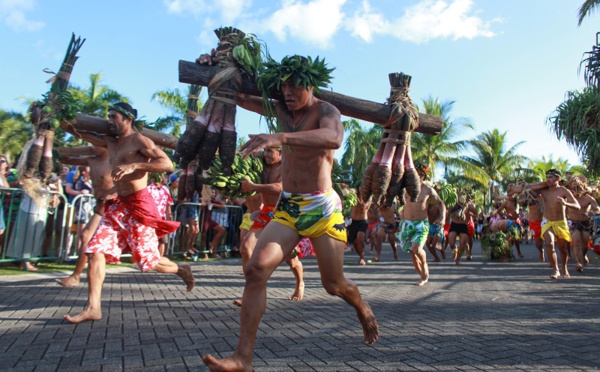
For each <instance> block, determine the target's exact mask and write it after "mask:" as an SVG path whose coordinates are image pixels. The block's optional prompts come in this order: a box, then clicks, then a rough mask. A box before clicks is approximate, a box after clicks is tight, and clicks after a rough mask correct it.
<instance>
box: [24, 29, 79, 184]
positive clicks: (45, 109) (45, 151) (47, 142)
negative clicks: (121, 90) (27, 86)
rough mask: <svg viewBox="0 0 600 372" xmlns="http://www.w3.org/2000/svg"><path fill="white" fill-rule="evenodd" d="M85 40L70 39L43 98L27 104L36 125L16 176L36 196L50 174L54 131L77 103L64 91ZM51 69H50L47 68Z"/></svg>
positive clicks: (68, 116) (74, 108)
mask: <svg viewBox="0 0 600 372" xmlns="http://www.w3.org/2000/svg"><path fill="white" fill-rule="evenodd" d="M84 42H85V39H83V40H82V39H81V37H79V38H77V39H76V38H75V35H74V34H73V35H71V41H70V42H69V46H68V48H67V53H66V55H65V58H64V60H63V63H62V65H61V67H60V70H59V72H58V73H57V74H55V75H54V76H53V77H52V78H51V79H50V80H48V82H49V83H50V82H51V83H52V86H51V88H50V91H49V92H48V93H46V94H45V95H44V96H43V99H42V100H40V101H37V102H34V103H32V104H31V106H30V107H29V113H30V115H29V118H30V121H31V123H32V124H33V125H34V127H35V128H36V130H35V132H36V134H35V138H34V139H33V140H32V141H30V142H29V143H28V144H27V145H26V146H25V148H24V150H23V153H24V157H23V160H22V161H21V162H20V163H19V168H20V169H19V177H20V178H21V180H22V181H23V189H24V190H25V191H26V192H27V193H28V194H30V195H36V191H35V190H37V189H38V186H39V185H40V184H41V183H44V182H46V180H48V178H49V177H50V175H51V173H52V168H53V163H52V148H53V143H54V131H55V130H56V128H58V127H59V125H60V122H61V121H71V120H72V119H73V118H74V117H75V114H76V113H77V111H79V105H78V102H77V101H76V100H75V99H74V98H73V97H72V96H71V93H69V92H68V91H67V86H68V84H69V79H70V77H71V72H72V71H73V65H74V64H75V62H76V61H77V58H78V57H77V53H78V52H79V49H80V48H81V46H82V45H83V43H84ZM46 72H50V73H51V71H46Z"/></svg>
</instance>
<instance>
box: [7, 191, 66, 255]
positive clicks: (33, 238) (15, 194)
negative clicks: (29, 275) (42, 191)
mask: <svg viewBox="0 0 600 372" xmlns="http://www.w3.org/2000/svg"><path fill="white" fill-rule="evenodd" d="M40 200H41V203H40V204H38V203H36V202H35V201H33V200H32V198H31V197H30V196H29V195H27V194H26V193H25V192H24V191H23V189H20V188H0V201H1V203H0V204H1V206H0V207H1V208H2V214H3V218H4V223H5V230H4V233H3V234H2V235H0V249H1V254H0V263H1V262H20V261H42V260H62V259H63V258H64V256H65V254H66V252H68V244H69V242H70V235H69V231H70V228H71V220H70V219H69V218H68V216H70V215H71V213H72V210H73V207H72V206H71V205H70V204H69V203H67V200H66V198H65V196H64V195H63V194H61V193H58V192H50V193H49V194H48V196H47V197H45V198H41V199H40ZM71 240H72V239H71Z"/></svg>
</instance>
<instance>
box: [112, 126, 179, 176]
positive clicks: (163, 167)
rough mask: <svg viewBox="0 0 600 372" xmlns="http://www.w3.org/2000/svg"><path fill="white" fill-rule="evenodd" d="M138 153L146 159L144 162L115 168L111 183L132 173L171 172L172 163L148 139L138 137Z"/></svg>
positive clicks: (141, 136)
mask: <svg viewBox="0 0 600 372" xmlns="http://www.w3.org/2000/svg"><path fill="white" fill-rule="evenodd" d="M138 141H139V142H140V143H139V144H138V145H139V147H138V152H139V153H140V154H141V155H143V156H144V157H145V158H147V159H148V161H146V162H137V163H127V164H121V165H119V166H117V167H115V168H114V169H113V171H112V178H113V181H118V180H120V179H121V178H122V177H123V176H125V175H127V174H130V173H133V172H134V171H138V170H140V171H143V172H149V173H163V172H168V171H172V170H173V163H172V162H171V160H170V159H169V157H168V156H167V154H165V152H164V151H162V150H161V149H159V148H158V147H156V145H155V144H154V142H152V140H151V139H149V138H148V137H144V136H143V135H141V134H140V135H139V137H138Z"/></svg>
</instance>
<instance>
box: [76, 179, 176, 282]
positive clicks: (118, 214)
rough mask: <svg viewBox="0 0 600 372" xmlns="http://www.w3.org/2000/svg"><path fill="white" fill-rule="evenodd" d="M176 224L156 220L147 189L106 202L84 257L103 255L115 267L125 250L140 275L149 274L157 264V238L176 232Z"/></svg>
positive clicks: (159, 219)
mask: <svg viewBox="0 0 600 372" xmlns="http://www.w3.org/2000/svg"><path fill="white" fill-rule="evenodd" d="M178 227H179V222H176V221H165V220H163V219H162V218H161V217H160V214H159V212H158V209H157V207H156V203H155V202H154V199H153V198H152V196H151V195H150V193H149V192H148V190H147V189H145V188H144V189H141V190H139V191H137V192H135V193H133V194H131V195H128V196H119V197H117V198H115V199H110V200H107V201H106V211H105V213H104V214H103V215H102V220H101V221H100V225H99V226H98V229H97V230H96V232H95V233H94V235H93V236H92V238H91V239H90V242H89V243H88V245H87V247H86V248H85V253H103V254H104V256H105V257H106V262H108V263H116V262H118V261H119V259H120V258H121V254H122V253H123V251H124V250H126V249H127V248H129V249H131V252H132V253H133V259H134V261H135V262H136V263H137V266H138V267H139V268H140V270H142V271H148V270H151V269H152V268H153V267H154V266H156V264H158V261H160V253H159V252H158V238H161V237H163V236H165V235H167V234H170V233H172V232H174V231H175V230H177V228H178Z"/></svg>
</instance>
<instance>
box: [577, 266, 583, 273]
mask: <svg viewBox="0 0 600 372" xmlns="http://www.w3.org/2000/svg"><path fill="white" fill-rule="evenodd" d="M575 271H579V272H583V266H581V265H577V267H576V268H575Z"/></svg>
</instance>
